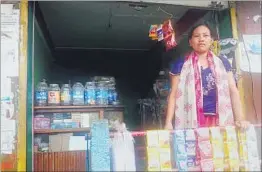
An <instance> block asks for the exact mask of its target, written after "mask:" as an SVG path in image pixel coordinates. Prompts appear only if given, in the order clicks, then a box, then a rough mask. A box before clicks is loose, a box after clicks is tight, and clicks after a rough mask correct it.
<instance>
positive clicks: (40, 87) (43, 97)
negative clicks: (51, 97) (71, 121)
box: [35, 79, 48, 106]
mask: <svg viewBox="0 0 262 172" xmlns="http://www.w3.org/2000/svg"><path fill="white" fill-rule="evenodd" d="M47 100H48V85H47V83H46V81H45V79H43V81H41V82H39V83H38V84H37V87H36V91H35V105H36V106H47Z"/></svg>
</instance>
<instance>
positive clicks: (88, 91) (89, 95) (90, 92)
mask: <svg viewBox="0 0 262 172" xmlns="http://www.w3.org/2000/svg"><path fill="white" fill-rule="evenodd" d="M85 104H87V105H95V104H96V86H95V82H86V85H85Z"/></svg>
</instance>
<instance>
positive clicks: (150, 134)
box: [146, 131, 159, 147]
mask: <svg viewBox="0 0 262 172" xmlns="http://www.w3.org/2000/svg"><path fill="white" fill-rule="evenodd" d="M146 139H147V147H158V146H159V142H158V132H157V131H147V132H146Z"/></svg>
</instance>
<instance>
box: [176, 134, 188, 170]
mask: <svg viewBox="0 0 262 172" xmlns="http://www.w3.org/2000/svg"><path fill="white" fill-rule="evenodd" d="M173 139H174V142H173V143H174V155H175V161H176V167H177V168H178V171H188V169H187V154H186V146H185V144H186V142H185V133H184V130H176V131H175V133H174V134H173Z"/></svg>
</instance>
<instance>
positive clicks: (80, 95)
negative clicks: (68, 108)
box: [72, 82, 85, 105]
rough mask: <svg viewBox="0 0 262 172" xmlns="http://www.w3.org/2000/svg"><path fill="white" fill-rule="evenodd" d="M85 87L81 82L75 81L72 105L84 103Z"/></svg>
mask: <svg viewBox="0 0 262 172" xmlns="http://www.w3.org/2000/svg"><path fill="white" fill-rule="evenodd" d="M84 91H85V88H84V86H83V84H81V83H80V82H76V83H75V84H74V85H73V96H72V99H73V105H84V104H85V97H84Z"/></svg>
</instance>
